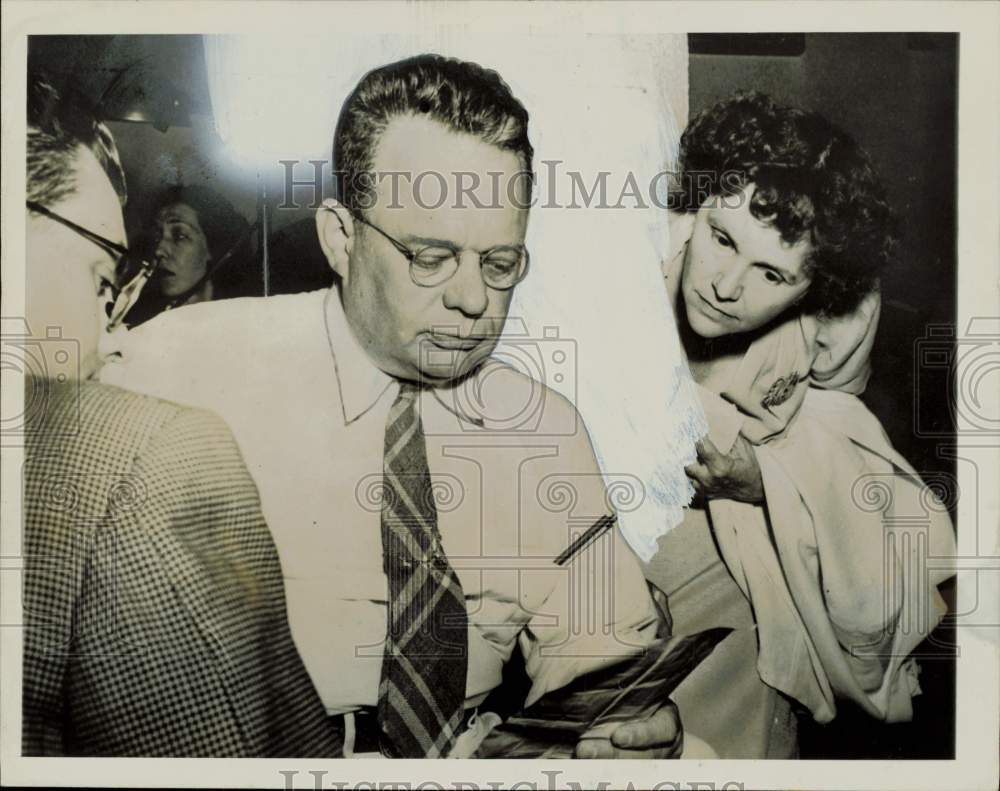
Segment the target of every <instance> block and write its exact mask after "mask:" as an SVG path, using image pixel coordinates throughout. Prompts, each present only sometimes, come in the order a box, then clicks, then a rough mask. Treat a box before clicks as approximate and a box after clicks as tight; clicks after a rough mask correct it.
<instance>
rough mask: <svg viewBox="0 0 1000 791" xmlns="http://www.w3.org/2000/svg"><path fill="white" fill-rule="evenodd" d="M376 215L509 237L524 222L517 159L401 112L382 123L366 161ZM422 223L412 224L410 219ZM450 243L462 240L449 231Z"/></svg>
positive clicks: (500, 240)
mask: <svg viewBox="0 0 1000 791" xmlns="http://www.w3.org/2000/svg"><path fill="white" fill-rule="evenodd" d="M373 169H374V171H375V173H374V177H375V178H376V179H377V182H376V193H377V206H376V208H375V209H374V211H375V212H376V213H377V215H378V217H379V218H380V219H381V220H382V221H384V222H386V223H388V224H389V225H390V226H391V227H394V228H397V229H398V226H399V223H401V222H402V220H401V219H398V218H402V217H404V216H405V217H406V221H407V222H406V225H407V226H408V227H407V230H412V231H413V232H414V233H417V234H421V233H423V232H429V231H431V230H433V229H434V228H433V227H435V226H436V228H437V230H438V231H439V232H444V231H445V230H448V232H450V233H452V234H454V233H456V232H458V231H459V229H464V230H465V231H467V233H466V235H467V236H470V237H471V236H477V237H479V241H480V242H481V241H482V238H483V237H484V235H485V236H488V237H496V238H495V240H494V242H493V243H495V244H504V243H510V242H511V241H516V240H515V239H512V238H511V237H512V236H518V235H522V236H523V233H524V226H525V224H526V222H527V209H526V208H524V207H522V204H523V203H524V202H525V201H526V198H527V196H528V193H527V188H528V182H527V177H526V174H525V173H524V172H523V169H524V165H523V162H522V160H521V158H520V157H519V156H518V155H517V153H516V152H514V151H508V150H504V149H501V148H498V147H497V146H495V145H492V144H490V143H487V142H484V141H482V140H480V139H479V138H477V137H475V136H473V135H470V134H465V133H462V132H455V131H453V130H451V129H449V128H448V127H446V126H445V125H444V124H441V123H439V122H437V121H434V120H432V119H429V118H426V117H422V116H412V115H409V116H400V117H398V118H395V119H393V120H392V121H391V122H390V123H389V125H388V126H387V127H386V130H385V132H384V133H383V135H382V137H381V139H380V140H379V143H378V145H377V146H376V149H375V156H374V161H373ZM414 222H416V223H418V224H419V225H420V226H422V229H421V230H417V229H416V228H411V227H409V226H411V225H412V223H414ZM449 238H455V241H458V242H461V241H463V240H462V239H459V238H457V237H454V236H450V237H449Z"/></svg>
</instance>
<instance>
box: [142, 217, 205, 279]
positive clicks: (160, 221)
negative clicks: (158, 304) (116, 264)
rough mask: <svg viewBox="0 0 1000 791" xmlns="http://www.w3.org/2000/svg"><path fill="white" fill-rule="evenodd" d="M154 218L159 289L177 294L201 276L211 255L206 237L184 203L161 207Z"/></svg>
mask: <svg viewBox="0 0 1000 791" xmlns="http://www.w3.org/2000/svg"><path fill="white" fill-rule="evenodd" d="M154 222H155V228H154V232H155V237H154V238H155V240H156V247H155V249H154V251H153V254H154V256H155V257H156V259H157V261H158V262H159V270H158V272H157V279H158V281H159V283H160V292H161V293H162V294H163V295H164V296H166V297H176V296H178V295H179V294H183V293H184V292H185V291H187V290H188V289H190V288H191V287H192V286H194V284H195V283H197V282H198V281H199V280H201V278H202V277H204V275H205V272H206V270H207V268H208V260H209V258H210V255H209V249H208V239H207V238H206V237H205V232H204V231H203V230H202V228H201V224H200V223H199V222H198V213H197V212H196V211H195V210H194V209H192V208H191V207H190V206H188V205H187V204H186V203H175V204H173V205H171V206H165V207H163V208H162V209H161V210H160V212H159V213H158V214H157V215H156V219H155V221H154Z"/></svg>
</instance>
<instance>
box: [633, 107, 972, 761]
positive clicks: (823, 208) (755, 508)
mask: <svg viewBox="0 0 1000 791" xmlns="http://www.w3.org/2000/svg"><path fill="white" fill-rule="evenodd" d="M679 171H680V172H679V180H678V184H677V187H676V189H675V190H674V191H673V192H672V194H671V244H672V245H673V247H674V249H673V252H672V254H671V255H670V256H668V259H667V260H666V261H665V262H664V276H665V280H666V286H667V290H668V293H669V295H670V297H671V301H672V304H673V306H674V309H675V314H676V317H677V321H678V325H679V331H680V334H681V339H682V343H683V344H684V348H685V352H686V354H687V356H688V359H689V365H690V368H691V372H692V374H693V376H694V378H695V381H696V382H697V384H698V385H699V388H700V394H701V400H702V403H703V405H704V407H705V411H706V414H707V416H708V418H709V425H710V432H709V436H708V438H706V439H705V440H704V441H703V442H702V443H701V445H700V446H699V459H698V462H697V463H696V464H694V465H692V466H690V467H688V468H687V471H688V475H689V476H690V478H691V480H692V482H693V483H694V485H695V489H696V492H697V493H698V503H700V505H699V506H697V507H692V508H690V509H688V511H687V512H686V516H685V521H684V524H683V525H682V526H680V527H679V528H678V529H677V530H675V531H673V532H672V533H671V534H670V535H669V536H668V537H667V538H665V539H664V540H663V541H662V542H661V544H660V552H659V553H658V555H657V557H656V558H655V559H654V561H653V563H652V564H651V566H650V568H649V569H648V575H649V576H650V578H651V579H653V580H654V581H655V582H657V583H658V584H659V585H660V587H662V588H663V589H664V590H665V591H666V593H667V594H668V596H669V599H670V605H671V613H672V615H673V618H674V630H675V632H677V633H685V632H693V631H697V630H700V629H704V628H708V627H711V626H720V625H725V626H731V627H735V633H734V634H733V635H731V636H730V637H729V638H727V640H726V642H724V643H723V644H722V645H721V646H720V647H719V649H717V651H716V653H715V654H714V655H713V656H712V657H710V658H709V659H708V660H707V661H706V662H705V663H704V664H703V665H702V666H701V667H699V668H698V670H697V671H696V672H695V673H694V674H692V676H691V677H690V678H689V679H688V680H687V681H686V682H685V683H684V684H683V685H682V686H681V687H680V688H679V689H678V691H677V694H676V695H675V700H676V702H677V703H678V705H679V707H680V711H681V716H682V718H683V720H684V723H685V729H686V731H687V732H688V733H690V734H693V735H696V736H697V737H698V738H699V739H700V740H703V741H704V742H707V743H708V745H709V746H710V747H711V748H712V750H713V751H714V752H716V753H717V754H719V755H721V756H723V757H746V758H750V757H776V758H783V757H793V756H794V755H795V754H796V752H797V738H796V718H795V710H796V709H798V710H799V711H808V712H810V713H811V714H812V716H813V717H815V719H816V720H817V721H819V722H826V721H829V720H830V719H832V718H833V717H834V716H835V714H836V701H837V699H844V698H846V699H849V700H851V701H853V702H854V703H855V704H857V705H858V706H860V707H861V708H862V709H864V710H865V711H867V712H868V713H869V714H871V715H872V716H874V717H876V718H879V719H883V720H887V721H899V720H906V719H910V718H911V717H912V704H911V697H912V695H914V694H917V692H918V691H919V686H918V684H917V678H916V676H917V672H918V669H917V667H916V665H915V662H914V660H913V658H912V657H909V654H910V653H911V652H912V650H913V648H914V647H915V646H916V645H917V644H918V643H919V642H920V640H922V639H923V638H924V637H926V636H927V634H928V633H929V632H930V631H931V629H933V627H934V626H935V625H936V624H937V623H938V621H939V620H940V618H941V617H942V616H943V613H944V611H945V607H944V604H943V600H942V599H941V597H940V595H939V593H938V591H937V585H938V584H939V583H941V582H942V581H944V580H945V579H946V578H947V577H948V576H950V572H948V571H947V570H938V569H934V570H928V569H927V568H925V567H922V566H919V565H918V564H919V563H926V562H927V560H926V557H920V558H918V557H917V554H916V550H911V549H910V543H909V542H911V541H912V542H913V546H916V544H917V542H918V541H926V544H925V546H926V547H927V550H928V556H929V557H931V558H933V557H938V558H944V561H945V562H944V564H943V565H945V566H947V565H948V564H947V559H948V558H949V557H951V556H953V554H954V538H953V532H952V529H951V523H950V520H949V518H948V515H947V509H946V508H945V506H944V505H943V504H942V503H940V502H939V501H938V500H937V499H936V498H935V497H934V496H933V495H931V496H928V493H927V490H926V487H924V485H923V483H922V481H921V480H920V478H919V477H918V476H917V474H916V473H915V472H914V470H913V468H912V467H911V466H910V465H909V464H908V463H907V462H906V460H905V459H903V458H902V457H901V456H900V455H899V454H898V453H897V452H896V451H895V450H894V449H893V448H892V446H891V445H890V443H889V441H888V439H887V437H886V435H885V432H884V431H883V430H882V427H881V424H880V423H879V421H878V419H877V418H876V417H875V416H874V415H873V414H872V413H871V412H869V411H868V409H867V408H866V407H865V406H864V405H863V404H862V402H861V401H860V400H859V398H858V395H860V394H861V393H862V392H863V390H864V388H865V385H866V383H867V381H868V377H869V374H870V363H869V354H870V351H871V347H872V343H873V341H874V335H875V330H876V327H877V324H878V316H879V306H880V296H879V291H878V283H879V273H880V272H881V271H882V270H883V268H884V267H886V266H887V265H888V264H889V263H890V262H891V260H892V257H893V252H894V249H895V231H894V229H895V220H894V217H893V213H892V212H891V210H890V209H889V207H888V204H887V203H886V198H885V193H884V190H883V188H882V186H881V184H880V182H879V179H878V177H877V176H876V174H875V172H874V169H873V168H872V165H871V163H870V161H869V159H868V157H867V155H866V154H865V153H864V152H863V151H862V150H861V149H860V148H859V147H858V145H857V144H856V143H855V141H854V140H853V139H852V138H851V137H850V136H849V135H848V134H846V133H845V132H843V131H842V130H840V129H838V128H837V127H836V126H834V125H833V124H831V123H830V122H829V121H828V120H826V119H825V118H823V117H822V116H820V115H817V114H815V113H807V112H803V111H801V110H798V109H793V108H788V107H781V106H778V105H777V104H775V103H774V102H773V101H772V100H771V99H769V98H768V97H766V96H763V95H760V94H740V95H737V96H735V97H733V98H730V99H728V100H725V101H723V102H721V103H719V104H717V105H715V106H713V107H710V108H709V109H707V110H705V111H704V112H702V113H700V114H699V115H697V116H696V117H695V118H694V119H693V120H692V121H691V122H690V124H689V125H688V127H687V129H686V130H685V132H684V134H683V136H682V138H681V154H680V168H679ZM890 516H893V517H896V519H895V520H892V519H887V517H890ZM907 517H911V518H913V517H920V520H921V521H920V524H921V527H920V528H919V531H920V532H921V536H920V537H918V536H916V535H911V533H912V532H913V530H914V528H913V527H912V526H910V527H901V526H899V525H902V524H903V521H905V519H906V518H907ZM899 518H902V520H903V521H899ZM912 524H915V523H911V525H912Z"/></svg>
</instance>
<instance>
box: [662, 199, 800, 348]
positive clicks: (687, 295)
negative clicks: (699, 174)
mask: <svg viewBox="0 0 1000 791" xmlns="http://www.w3.org/2000/svg"><path fill="white" fill-rule="evenodd" d="M753 190H754V186H753V185H752V184H750V185H747V187H745V188H744V190H743V191H742V192H741V193H738V194H736V195H732V196H729V197H725V198H716V197H713V198H710V199H709V201H707V202H706V203H705V205H703V206H702V207H701V209H699V210H698V213H697V215H696V216H695V221H694V231H693V233H692V234H691V240H690V242H688V246H687V252H686V253H685V256H684V268H683V273H682V275H681V294H682V296H683V299H684V306H685V308H686V312H687V318H688V323H689V324H690V325H691V329H693V330H694V331H695V332H696V333H697V334H698V335H700V336H701V337H703V338H718V337H721V336H723V335H732V334H735V333H740V332H749V331H751V330H755V329H757V328H758V327H761V326H763V325H764V324H766V323H767V322H769V321H770V320H771V319H773V318H774V317H775V316H778V315H779V314H780V313H782V312H783V311H784V310H785V309H786V308H788V307H790V306H791V305H793V304H794V303H796V302H798V301H799V300H800V299H801V298H802V297H804V296H805V294H806V291H808V289H809V284H810V282H811V281H810V278H809V277H807V276H806V275H805V274H804V272H803V263H804V262H805V260H806V257H807V256H808V255H809V253H810V251H811V250H812V245H811V244H810V243H809V241H808V240H801V241H799V242H797V243H796V244H793V245H789V244H786V243H785V242H784V241H782V239H781V235H780V234H779V233H778V231H777V230H775V229H774V228H772V227H770V226H769V225H767V224H765V223H763V222H761V221H760V220H758V219H757V218H756V217H754V216H753V215H752V214H751V213H750V197H751V196H752V195H753Z"/></svg>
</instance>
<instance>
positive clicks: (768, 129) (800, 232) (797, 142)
mask: <svg viewBox="0 0 1000 791" xmlns="http://www.w3.org/2000/svg"><path fill="white" fill-rule="evenodd" d="M679 165H680V166H679V171H680V172H679V180H678V184H677V185H676V188H675V189H674V191H673V192H672V193H671V196H670V207H671V208H672V209H673V210H675V211H684V212H694V211H697V210H698V209H699V208H700V207H701V206H702V204H703V203H705V201H706V200H708V199H710V198H712V197H719V196H731V195H735V194H737V193H739V192H740V191H741V190H742V189H743V188H744V187H745V186H746V185H747V184H751V183H752V184H753V185H754V187H755V189H754V192H753V195H752V197H751V198H750V212H751V214H752V215H753V216H754V217H756V218H757V219H758V220H761V221H762V222H766V223H768V224H769V225H771V226H772V227H774V228H775V229H776V230H777V231H778V232H779V233H780V234H781V238H782V240H784V241H785V242H786V243H789V244H794V243H795V242H798V241H799V240H801V239H807V240H808V241H809V242H810V243H811V245H812V248H813V249H812V253H811V254H810V255H809V257H808V258H807V259H806V261H805V271H806V273H807V274H809V276H810V277H812V284H811V286H810V288H809V292H808V294H807V296H806V300H805V302H804V303H803V308H804V309H805V310H807V311H810V312H815V313H822V314H826V315H838V314H843V313H847V312H849V311H851V310H853V309H854V308H855V307H857V304H858V302H859V301H860V300H861V298H862V297H863V296H864V295H865V294H867V293H868V292H870V291H871V290H872V289H873V288H875V287H876V285H877V283H878V277H879V273H880V272H881V271H882V269H883V268H885V267H886V266H887V265H888V264H889V263H890V261H891V260H892V257H893V255H894V251H895V246H896V227H897V223H896V218H895V216H894V214H893V212H892V210H891V209H890V208H889V205H888V203H887V202H886V197H885V190H884V188H883V186H882V183H881V181H880V180H879V178H878V176H877V174H876V173H875V170H874V168H873V167H872V164H871V161H870V160H869V158H868V155H867V154H866V153H865V152H864V151H863V150H862V149H861V148H860V147H859V146H858V144H857V143H856V142H855V141H854V139H853V138H852V137H851V136H850V135H848V134H847V133H846V132H844V131H843V130H842V129H839V128H838V127H836V126H835V125H834V124H832V123H830V121H828V120H827V119H826V118H824V117H823V116H821V115H819V114H817V113H810V112H804V111H802V110H798V109H795V108H791V107H782V106H780V105H777V104H775V103H774V102H773V101H772V100H771V99H770V98H769V97H768V96H765V95H763V94H760V93H739V94H736V95H735V96H734V97H732V98H729V99H726V100H724V101H722V102H719V103H718V104H716V105H714V106H713V107H709V108H708V109H706V110H704V111H702V112H701V113H699V114H698V115H696V116H695V117H694V118H693V119H692V120H691V122H690V123H689V124H688V126H687V128H686V129H685V130H684V134H683V135H682V136H681V145H680V161H679Z"/></svg>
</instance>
